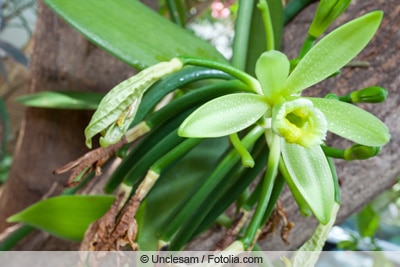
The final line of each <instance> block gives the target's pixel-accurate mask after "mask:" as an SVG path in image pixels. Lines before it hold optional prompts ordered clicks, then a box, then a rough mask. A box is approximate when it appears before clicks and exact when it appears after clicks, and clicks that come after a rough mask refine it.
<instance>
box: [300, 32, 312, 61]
mask: <svg viewBox="0 0 400 267" xmlns="http://www.w3.org/2000/svg"><path fill="white" fill-rule="evenodd" d="M315 40H316V38H315V37H313V36H311V35H307V38H306V40H305V41H304V43H303V45H302V46H301V49H300V52H299V57H298V58H299V59H301V58H303V57H304V56H305V55H306V54H307V53H308V51H310V49H311V48H312V47H313V45H314V42H315Z"/></svg>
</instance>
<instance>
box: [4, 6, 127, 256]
mask: <svg viewBox="0 0 400 267" xmlns="http://www.w3.org/2000/svg"><path fill="white" fill-rule="evenodd" d="M33 38H34V48H33V54H32V58H31V81H30V92H31V93H37V92H40V91H46V90H49V91H52V90H54V91H57V90H76V91H77V90H79V91H92V92H106V91H107V90H109V89H110V88H112V87H113V86H114V85H115V84H117V83H119V82H120V81H122V80H124V79H126V78H127V77H129V76H131V75H133V74H134V71H133V69H131V68H130V67H128V66H127V65H125V64H124V63H122V62H120V61H118V60H117V59H115V58H113V57H112V56H110V55H109V54H107V53H106V52H104V51H102V50H100V49H98V48H97V47H95V46H94V45H92V44H91V43H89V42H88V41H87V40H86V39H85V38H84V37H82V36H81V35H80V34H79V33H77V32H76V31H75V30H73V29H72V28H71V27H70V26H69V25H67V24H66V23H65V22H64V21H62V20H61V19H60V18H58V17H57V16H56V15H55V14H54V13H53V12H52V11H50V10H49V9H48V8H47V7H46V6H45V5H44V4H43V3H42V2H41V1H39V2H38V21H37V25H36V32H35V34H34V36H33ZM91 114H92V112H88V111H72V110H55V109H54V110H52V109H40V108H28V109H27V110H26V113H25V118H24V121H23V123H22V126H21V129H20V135H19V138H18V143H17V147H16V149H15V154H14V159H13V164H12V168H11V171H10V176H9V179H8V181H7V183H6V184H5V186H4V189H3V193H2V195H1V198H0V210H1V213H0V232H1V231H2V230H4V229H5V228H6V227H7V226H9V224H8V223H6V222H5V219H6V218H7V217H8V216H10V215H12V214H14V213H16V212H18V211H20V210H22V209H24V208H26V207H27V206H29V205H30V204H32V203H34V202H36V201H38V200H39V199H40V198H42V197H43V196H44V195H45V194H47V193H48V192H49V190H50V188H54V185H56V189H55V190H52V192H51V195H56V194H59V193H60V192H61V190H62V188H63V187H64V185H65V182H66V179H67V178H68V177H67V176H66V175H57V176H56V175H53V174H52V173H53V170H55V169H56V168H58V167H60V166H63V165H64V164H66V163H67V162H69V161H71V160H73V159H75V158H77V157H79V156H81V155H82V154H84V153H86V152H87V149H86V147H85V144H84V136H83V131H84V128H85V127H86V125H87V124H88V122H89V120H90V116H91ZM39 243H40V242H39ZM45 243H46V244H50V243H51V242H45ZM61 243H62V242H61ZM61 243H60V244H59V245H57V246H56V247H42V245H43V244H38V243H35V245H34V247H31V246H29V245H28V248H29V249H65V247H64V246H63V245H62V244H61ZM35 246H36V247H35ZM68 246H70V245H69V244H68V245H67V247H68Z"/></svg>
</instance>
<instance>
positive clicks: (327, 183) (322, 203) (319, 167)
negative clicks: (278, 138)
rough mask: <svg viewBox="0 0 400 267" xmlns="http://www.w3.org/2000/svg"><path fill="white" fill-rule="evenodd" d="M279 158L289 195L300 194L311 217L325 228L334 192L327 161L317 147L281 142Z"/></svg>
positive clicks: (331, 207)
mask: <svg viewBox="0 0 400 267" xmlns="http://www.w3.org/2000/svg"><path fill="white" fill-rule="evenodd" d="M282 157H283V161H284V163H285V165H286V168H287V170H288V172H289V175H290V177H285V178H286V179H290V180H289V181H287V183H288V185H289V187H293V186H294V187H296V189H295V190H292V193H293V194H295V193H300V194H301V196H302V197H303V199H304V200H305V201H306V202H307V204H308V205H309V207H310V209H311V210H312V211H313V213H314V215H315V217H316V218H317V219H318V220H319V221H320V222H321V223H322V224H327V223H328V222H329V220H330V218H331V212H332V209H333V203H334V199H335V189H334V184H333V177H332V173H331V170H330V168H329V164H328V161H327V160H326V157H325V154H324V152H323V151H322V149H321V147H320V146H314V147H312V148H304V147H302V146H299V145H296V144H288V143H286V142H284V141H282Z"/></svg>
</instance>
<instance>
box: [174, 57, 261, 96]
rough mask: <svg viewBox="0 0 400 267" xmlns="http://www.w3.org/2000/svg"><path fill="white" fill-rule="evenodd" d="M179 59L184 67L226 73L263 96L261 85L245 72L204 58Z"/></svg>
mask: <svg viewBox="0 0 400 267" xmlns="http://www.w3.org/2000/svg"><path fill="white" fill-rule="evenodd" d="M178 58H179V60H181V62H182V63H183V64H184V65H194V66H201V67H207V68H213V69H217V70H221V71H223V72H226V73H228V74H230V75H232V76H234V77H235V78H237V79H239V80H240V81H242V82H243V83H244V84H246V85H247V86H249V87H250V88H251V89H252V90H253V92H255V93H257V94H261V95H262V94H263V92H262V89H261V85H260V83H259V82H258V81H257V80H256V79H255V78H253V77H252V76H250V75H249V74H247V73H245V72H244V71H241V70H239V69H237V68H235V67H232V66H231V65H227V64H223V63H219V62H216V61H212V60H207V59H203V58H193V57H183V56H181V57H178Z"/></svg>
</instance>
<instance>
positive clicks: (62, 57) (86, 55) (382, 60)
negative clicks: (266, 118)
mask: <svg viewBox="0 0 400 267" xmlns="http://www.w3.org/2000/svg"><path fill="white" fill-rule="evenodd" d="M315 8H316V5H311V6H309V7H308V8H306V9H305V10H304V11H303V12H302V13H301V14H300V15H299V16H298V17H296V19H294V20H293V21H292V22H291V23H290V24H289V25H288V26H287V27H286V31H285V36H284V50H285V51H286V53H288V55H289V57H295V56H296V54H295V53H296V52H295V51H299V48H300V46H301V42H302V41H303V38H304V37H305V36H306V31H307V28H308V25H309V23H310V21H311V18H312V16H313V13H314V11H315ZM375 9H382V10H383V11H384V12H385V17H384V19H383V22H382V26H381V27H380V29H379V32H378V34H377V36H376V37H375V38H374V40H373V42H372V43H371V44H370V45H368V47H367V48H366V49H365V50H364V51H363V52H362V53H361V54H360V55H359V56H358V57H357V59H358V60H363V61H368V62H369V63H370V66H369V67H368V68H346V69H344V70H343V71H342V73H341V75H339V76H338V77H336V78H332V79H329V80H328V81H326V82H323V83H321V84H319V85H318V86H315V87H314V88H313V89H311V91H312V94H313V95H318V96H323V95H325V94H326V93H328V92H335V93H338V94H344V93H347V92H350V91H352V90H355V89H360V88H363V87H366V86H371V85H380V86H383V87H386V88H387V89H388V91H389V98H388V100H387V101H386V102H385V103H384V104H379V105H365V107H366V109H367V110H369V111H371V112H372V113H373V114H375V115H376V116H377V117H379V118H381V119H382V120H383V121H384V122H385V123H386V124H387V125H388V126H389V128H390V131H391V134H392V140H391V142H390V143H389V144H388V145H386V146H385V147H384V148H383V151H382V152H381V154H380V155H379V156H377V157H375V158H374V159H369V160H366V161H359V162H343V161H338V162H337V166H338V168H337V169H338V175H339V178H340V179H341V180H342V181H343V185H342V188H341V189H342V207H341V210H340V213H339V217H338V221H339V222H340V221H342V220H343V219H344V218H346V217H347V216H349V215H350V214H352V213H353V212H355V211H357V210H359V209H360V208H361V207H362V206H363V205H365V204H366V203H367V202H369V201H370V200H371V199H373V198H374V197H375V196H377V195H378V194H379V193H381V192H382V191H383V190H385V189H387V188H389V187H390V186H391V185H392V184H393V183H394V182H395V179H396V176H398V175H399V173H400V165H399V164H398V162H399V160H400V157H399V155H400V154H399V153H398V152H397V151H398V148H399V144H400V140H399V139H400V137H399V136H400V123H399V120H398V114H400V110H399V109H400V108H399V103H400V99H399V91H398V89H397V87H398V86H399V85H400V79H399V78H398V71H399V68H398V67H397V65H396V64H397V62H398V61H399V60H400V44H399V42H398V41H397V40H398V39H399V33H398V30H397V29H398V28H397V26H396V25H400V6H399V5H398V4H397V1H396V0H375V1H373V0H368V1H353V3H352V4H351V5H350V7H349V9H348V11H347V12H346V13H345V14H344V16H342V17H341V18H340V20H339V21H338V22H339V23H340V24H341V23H343V22H345V21H348V20H350V19H352V18H355V17H357V16H359V15H361V14H364V13H366V12H368V11H372V10H375ZM34 42H35V44H34V50H33V51H34V52H33V56H32V61H31V71H32V79H31V87H30V90H31V92H39V91H44V90H83V91H96V92H106V91H107V90H109V89H110V88H112V87H113V86H114V85H115V84H117V83H118V82H119V81H121V80H123V79H125V78H127V77H128V76H129V75H131V74H132V73H133V70H132V69H130V68H129V67H127V66H126V65H124V64H123V63H121V62H119V61H117V60H116V59H114V58H112V57H111V56H109V55H107V54H106V53H105V52H103V51H101V50H99V49H98V48H96V47H94V46H93V45H91V44H90V43H89V42H87V41H86V40H85V39H84V38H83V37H82V36H80V35H79V34H78V33H76V32H75V31H74V30H72V29H71V28H70V27H69V26H68V25H66V24H65V23H64V22H62V21H61V20H60V19H59V18H57V17H56V16H55V15H54V14H53V13H52V12H51V11H50V10H48V8H47V7H45V6H44V5H43V4H42V3H41V2H40V1H39V10H38V23H37V28H36V33H35V35H34ZM90 114H91V113H90V112H83V111H66V110H48V109H36V108H29V109H28V110H27V111H26V114H25V120H24V123H23V125H22V127H21V134H20V136H19V141H18V146H17V148H16V151H15V155H14V162H13V166H12V169H11V173H10V178H9V180H8V182H7V183H6V185H5V187H4V190H3V194H2V195H1V197H0V210H1V213H0V232H1V231H2V230H4V229H5V228H6V227H7V226H9V225H8V224H7V223H6V222H5V219H6V218H7V217H8V216H9V215H11V214H13V213H15V212H17V211H19V210H21V209H23V208H25V207H26V206H28V205H30V204H31V203H33V202H35V201H37V200H39V199H40V198H41V197H42V196H43V195H44V194H46V193H47V192H48V191H49V189H50V188H51V186H52V185H53V184H56V185H57V187H56V188H57V189H56V190H55V191H54V192H53V194H57V193H59V192H60V190H61V189H62V187H63V185H64V183H65V181H66V177H65V176H53V175H52V171H53V170H54V169H55V168H57V167H60V166H62V165H63V164H65V163H66V162H68V161H70V160H72V159H75V158H77V157H79V156H81V155H82V154H83V153H85V152H86V148H85V146H84V137H83V129H84V127H85V126H86V125H87V123H88V120H89V118H90ZM328 144H330V145H332V146H336V147H343V144H344V143H343V141H342V140H340V139H339V138H336V137H333V136H331V137H330V138H329V140H328ZM346 144H348V143H346ZM282 200H283V202H284V206H285V208H286V211H287V213H288V218H289V220H291V221H293V222H294V223H295V227H294V229H293V231H292V233H291V235H290V237H289V241H290V246H286V245H284V243H283V242H282V241H281V240H280V237H279V236H278V235H276V236H273V237H270V238H269V239H268V240H265V241H264V242H263V244H262V245H263V247H264V248H265V249H269V250H287V249H292V248H295V247H297V246H299V245H300V244H301V243H302V242H304V240H306V238H307V237H308V236H310V235H311V233H312V232H313V226H315V225H316V224H317V223H316V220H315V219H313V218H304V217H302V216H300V215H299V213H298V210H297V206H296V204H295V203H294V201H293V199H292V197H291V195H290V193H289V192H288V190H286V191H285V193H284V195H283V197H282ZM213 231H219V230H218V229H217V228H214V229H213ZM213 236H217V235H215V232H213V234H210V232H209V233H208V234H207V233H206V234H205V235H203V238H199V239H197V240H196V241H195V242H193V243H192V245H191V248H205V249H208V248H210V247H211V246H208V245H205V244H206V243H205V242H206V240H205V239H207V241H209V243H207V244H211V243H213V241H212V238H213ZM210 240H211V242H210ZM52 242H53V241H52ZM52 242H47V243H46V245H43V244H44V242H39V243H35V244H34V245H27V246H23V247H21V248H20V249H48V250H50V249H74V248H76V246H74V245H72V246H71V244H68V243H61V245H49V244H52ZM26 243H29V242H26ZM59 244H60V243H59Z"/></svg>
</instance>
